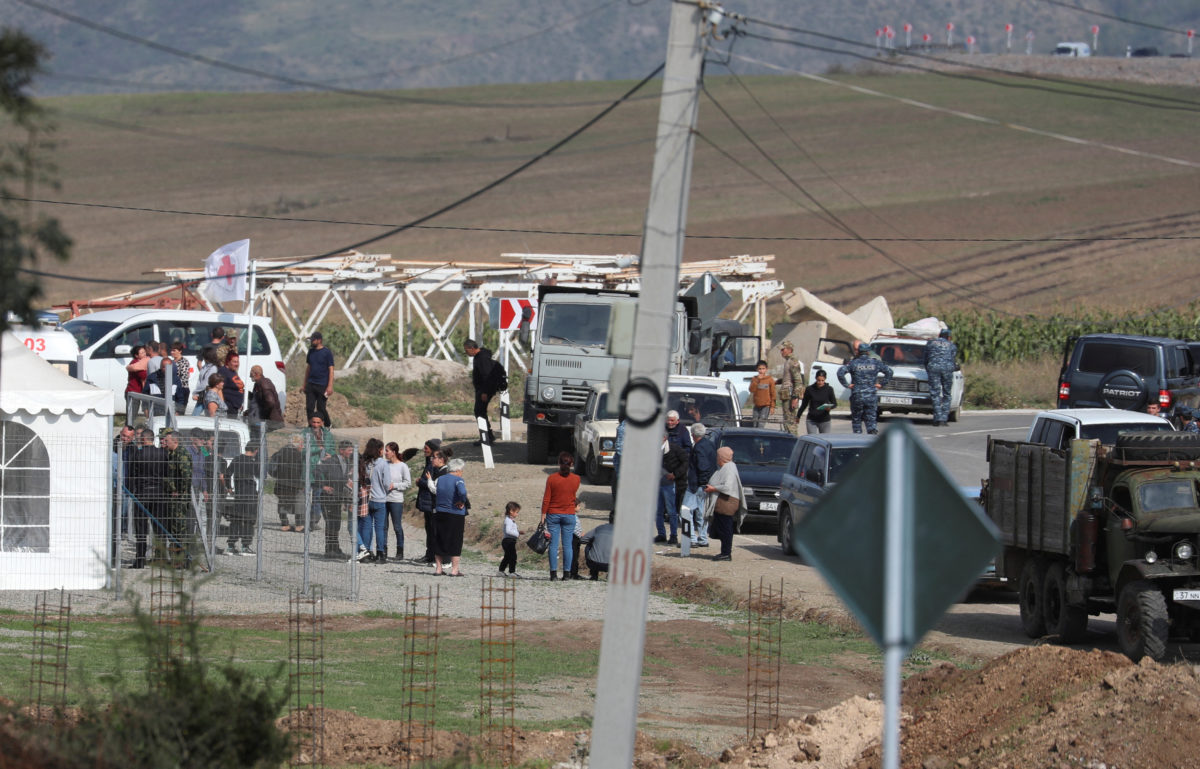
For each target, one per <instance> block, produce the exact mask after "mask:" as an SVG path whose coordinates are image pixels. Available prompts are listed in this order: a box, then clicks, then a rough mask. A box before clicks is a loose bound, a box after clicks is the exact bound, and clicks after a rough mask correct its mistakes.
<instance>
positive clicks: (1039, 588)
mask: <svg viewBox="0 0 1200 769" xmlns="http://www.w3.org/2000/svg"><path fill="white" fill-rule="evenodd" d="M1045 585H1046V568H1045V566H1043V565H1042V562H1041V561H1039V560H1037V559H1036V558H1030V559H1029V560H1027V561H1025V566H1024V567H1023V568H1022V569H1021V582H1020V584H1019V586H1018V590H1019V600H1018V603H1019V604H1020V607H1021V627H1022V628H1024V630H1025V635H1027V636H1029V637H1030V638H1041V637H1042V636H1044V635H1045V634H1046V616H1045V611H1043V609H1042V606H1043V603H1044V599H1045V593H1044V592H1043V590H1044V588H1045Z"/></svg>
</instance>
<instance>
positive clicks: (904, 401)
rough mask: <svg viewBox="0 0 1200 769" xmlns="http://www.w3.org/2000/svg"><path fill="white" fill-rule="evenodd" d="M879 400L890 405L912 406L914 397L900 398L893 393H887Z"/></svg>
mask: <svg viewBox="0 0 1200 769" xmlns="http://www.w3.org/2000/svg"><path fill="white" fill-rule="evenodd" d="M879 402H880V403H885V404H887V405H889V406H911V405H912V398H898V397H895V396H892V395H885V396H882V397H880V399H879Z"/></svg>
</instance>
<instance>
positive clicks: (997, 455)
mask: <svg viewBox="0 0 1200 769" xmlns="http://www.w3.org/2000/svg"><path fill="white" fill-rule="evenodd" d="M987 460H988V468H989V470H988V478H987V479H986V481H985V483H984V489H983V495H982V496H983V502H984V507H985V508H986V510H987V514H988V516H989V517H990V518H991V519H992V521H993V522H995V524H996V526H997V527H998V528H999V529H1000V532H1001V538H1000V539H1001V544H1002V545H1003V547H1004V551H1003V553H1002V555H1001V556H1000V557H999V558H998V559H997V562H996V571H997V576H999V577H1003V578H1006V579H1007V580H1008V583H1009V584H1010V585H1013V586H1014V587H1016V589H1017V591H1018V594H1019V596H1020V599H1019V602H1020V609H1021V624H1022V625H1023V626H1024V630H1025V633H1026V634H1027V635H1029V636H1030V637H1031V638H1039V637H1042V636H1049V637H1050V638H1051V639H1052V640H1056V641H1057V642H1059V643H1072V642H1076V641H1079V640H1080V639H1081V638H1082V636H1083V634H1084V632H1085V630H1086V628H1087V622H1088V617H1089V616H1097V615H1099V614H1102V613H1115V614H1116V615H1117V636H1118V641H1119V643H1120V648H1121V651H1122V652H1124V653H1125V654H1126V655H1127V656H1129V657H1130V658H1131V659H1133V660H1135V661H1136V660H1140V659H1141V658H1142V657H1144V656H1149V657H1151V658H1153V659H1156V660H1157V659H1162V657H1163V656H1164V654H1165V653H1166V647H1167V643H1168V640H1169V639H1171V638H1187V639H1190V640H1193V641H1195V640H1200V564H1198V563H1197V549H1198V544H1200V542H1198V538H1200V495H1198V492H1200V436H1198V435H1195V434H1191V433H1175V432H1171V433H1161V432H1159V433H1125V434H1122V435H1120V436H1118V437H1117V439H1116V442H1115V443H1114V444H1113V445H1111V446H1108V445H1102V444H1101V443H1100V442H1099V441H1095V440H1075V441H1072V442H1071V444H1070V447H1069V448H1068V449H1066V450H1061V449H1057V448H1050V447H1048V446H1043V445H1039V444H1034V443H1024V442H1015V441H1003V440H995V439H991V438H989V439H988V448H987Z"/></svg>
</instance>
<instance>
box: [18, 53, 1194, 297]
mask: <svg viewBox="0 0 1200 769" xmlns="http://www.w3.org/2000/svg"><path fill="white" fill-rule="evenodd" d="M1185 64H1190V62H1188V63H1185ZM722 72H723V70H722V69H721V68H720V67H716V66H714V67H712V68H711V74H710V76H709V77H708V78H707V83H706V87H707V95H706V96H705V97H703V98H702V102H701V107H700V118H699V126H698V130H699V133H700V140H699V141H698V142H697V146H696V154H695V163H694V173H693V183H692V197H691V208H690V212H689V229H688V232H689V235H690V239H689V241H688V244H687V249H686V254H685V258H687V259H700V258H712V257H718V256H727V255H731V254H739V253H755V254H758V253H773V254H775V255H776V256H777V258H776V261H775V267H776V270H777V273H778V277H779V278H781V279H782V280H783V281H784V282H785V284H786V285H787V286H789V287H791V286H796V285H802V286H804V287H806V288H809V289H810V290H813V291H815V292H816V293H818V294H819V295H821V296H822V297H823V298H825V299H827V300H829V301H832V302H833V303H834V304H835V305H839V306H844V307H847V308H852V307H854V306H857V304H859V303H861V302H862V301H865V300H867V299H869V298H870V297H872V296H874V295H876V294H883V295H884V296H886V297H887V299H888V301H889V302H890V303H891V304H892V306H893V307H894V308H899V309H903V308H906V307H911V306H913V305H914V304H915V303H916V302H917V301H918V300H919V301H920V302H921V303H922V307H923V308H924V309H925V310H927V311H931V312H937V311H939V310H940V309H942V308H947V307H958V308H979V309H983V308H994V309H996V310H999V311H1001V312H1005V313H1018V314H1024V313H1034V314H1042V313H1049V312H1051V311H1055V310H1057V311H1068V310H1070V308H1072V307H1081V308H1086V307H1097V308H1106V309H1112V310H1127V309H1130V308H1140V307H1151V306H1159V305H1163V304H1172V303H1177V302H1181V301H1184V300H1186V299H1188V298H1191V296H1192V295H1193V294H1194V292H1192V291H1191V289H1190V288H1188V286H1187V283H1186V281H1178V280H1171V279H1169V276H1172V275H1175V274H1180V275H1182V274H1186V273H1187V271H1188V270H1189V269H1190V258H1191V254H1192V251H1193V248H1192V243H1193V241H1192V240H1191V238H1194V237H1195V236H1196V227H1197V224H1198V223H1200V210H1198V209H1197V206H1196V203H1195V193H1196V190H1197V189H1200V171H1198V170H1197V169H1196V168H1194V167H1190V166H1187V165H1178V164H1172V163H1168V162H1165V161H1162V160H1154V159H1149V158H1146V157H1138V156H1134V155H1129V154H1124V153H1121V152H1116V151H1114V150H1112V149H1106V148H1104V147H1101V146H1098V145H1097V144H1078V143H1071V142H1067V141H1061V140H1057V139H1052V138H1048V137H1046V136H1040V135H1034V134H1031V133H1028V132H1025V131H1018V130H1013V129H1012V128H1009V127H1004V126H998V125H989V124H984V123H980V122H977V121H972V120H966V119H964V118H963V117H960V116H956V115H951V114H948V113H946V112H937V111H931V110H928V109H920V108H917V107H914V106H911V105H910V104H906V103H902V102H899V101H896V100H894V99H886V98H881V97H878V96H871V95H866V94H862V93H857V92H852V91H850V90H848V89H847V88H845V87H840V86H834V85H827V84H823V83H817V82H812V81H808V80H804V79H800V78H794V77H775V78H746V79H742V80H740V81H739V80H736V79H734V78H730V77H721V74H722ZM993 79H997V80H1004V82H1007V83H1009V84H1010V85H1012V84H1026V83H1027V82H1028V81H1022V80H1018V79H1015V78H1007V79H1005V78H1001V77H999V76H994V77H993ZM837 81H838V82H839V83H840V84H842V86H848V85H853V86H861V87H864V88H868V89H872V90H875V91H879V92H882V93H886V94H890V95H893V96H896V97H904V98H906V99H912V100H916V101H920V102H923V103H927V104H931V105H936V106H938V107H941V108H945V109H954V110H961V111H963V112H966V113H971V114H974V115H980V116H984V117H987V118H990V119H993V120H997V121H1002V122H1010V123H1014V124H1020V125H1024V126H1030V127H1034V128H1037V129H1039V130H1042V131H1049V132H1056V133H1059V134H1063V135H1066V136H1071V137H1079V138H1083V139H1087V140H1090V141H1092V142H1096V143H1101V144H1110V145H1119V146H1120V147H1122V148H1127V149H1132V150H1137V151H1142V152H1147V153H1155V154H1158V155H1162V156H1168V157H1173V158H1179V159H1183V160H1187V161H1193V162H1194V161H1196V160H1198V158H1195V157H1194V156H1195V119H1194V109H1196V107H1188V108H1181V109H1159V108H1153V107H1150V106H1146V105H1147V104H1152V103H1156V104H1160V105H1161V104H1165V103H1166V102H1162V101H1156V98H1155V97H1158V96H1167V97H1170V98H1173V99H1176V100H1179V101H1177V102H1172V104H1174V105H1175V106H1176V107H1180V106H1183V105H1181V104H1180V102H1187V103H1189V104H1198V103H1200V89H1194V88H1193V89H1183V88H1170V89H1168V88H1162V87H1152V86H1143V85H1133V84H1107V85H1108V86H1109V87H1111V88H1114V89H1119V90H1120V91H1122V92H1123V93H1129V94H1132V96H1120V97H1119V98H1122V99H1129V100H1133V101H1136V102H1138V103H1137V104H1130V103H1128V102H1127V101H1119V100H1117V98H1118V97H1117V96H1114V95H1112V94H1110V95H1109V98H1103V99H1095V98H1082V97H1080V96H1078V95H1072V92H1075V91H1078V90H1079V89H1077V88H1074V87H1072V86H1064V87H1060V86H1053V87H1052V88H1053V90H1056V91H1058V92H1057V93H1046V92H1044V91H1039V90H1032V89H1029V88H1012V87H1007V88H1006V87H1000V86H997V85H993V84H987V83H980V82H973V81H969V80H962V79H948V78H944V77H938V76H934V75H891V76H866V75H843V76H839V77H838V78H837ZM628 85H629V84H628V83H558V84H548V85H533V86H495V87H480V88H463V89H453V90H444V91H421V92H407V93H398V94H396V95H398V96H402V97H412V96H420V97H422V98H431V99H439V100H452V101H453V102H454V104H453V105H448V104H427V103H426V104H414V103H403V102H401V103H396V102H386V101H380V100H370V99H362V98H354V97H350V96H342V95H330V94H235V95H231V94H169V95H156V96H105V97H99V96H88V97H64V98H55V99H50V100H48V101H47V104H48V106H50V107H51V108H52V109H53V110H54V111H55V113H56V115H57V122H58V125H59V130H58V133H57V137H56V138H57V141H58V143H59V148H58V150H57V152H56V153H55V155H54V160H55V162H56V163H57V165H58V174H59V176H60V178H61V180H62V189H61V190H59V191H53V190H49V189H42V190H39V191H38V196H39V197H45V198H51V199H56V200H65V201H73V202H77V203H93V204H100V205H106V206H128V207H134V208H148V209H158V210H162V211H185V212H201V213H208V214H213V216H194V215H187V214H181V213H153V212H146V211H132V210H121V209H114V208H96V207H79V206H63V205H46V206H45V207H44V209H43V210H45V211H46V212H47V213H52V214H54V215H56V216H59V217H60V218H61V219H62V220H63V221H64V223H65V225H66V228H67V231H68V232H69V233H70V234H71V235H72V237H74V238H75V241H76V247H75V250H74V258H73V260H72V263H71V265H70V266H69V267H68V268H67V270H68V271H69V272H71V273H73V274H77V275H85V276H103V277H117V278H120V277H128V278H130V279H138V278H143V277H145V276H144V275H143V272H144V271H145V270H149V269H151V268H153V267H162V266H196V265H199V264H200V262H201V260H202V259H203V258H204V257H205V256H207V254H208V253H209V252H210V251H211V250H212V249H213V248H215V247H217V246H219V245H221V244H223V243H226V242H229V241H231V240H235V239H238V238H243V237H249V238H250V239H251V240H252V251H251V253H252V256H256V257H262V258H267V257H288V256H294V255H302V254H312V253H320V252H324V251H329V250H334V249H337V248H339V247H342V246H345V245H348V244H351V243H355V242H357V241H359V240H362V239H365V238H368V237H371V236H373V235H375V234H378V233H379V232H381V231H383V230H384V228H385V227H387V226H393V225H397V224H402V223H404V222H406V221H409V220H411V219H413V218H416V217H418V216H422V215H425V214H427V213H429V212H431V211H434V210H436V209H438V208H440V207H442V206H444V205H446V204H448V203H450V202H452V201H454V200H456V199H458V198H460V197H463V196H464V195H466V194H468V193H470V192H472V191H474V190H475V189H477V188H479V187H482V186H483V185H485V184H487V183H488V182H489V181H491V180H493V179H495V178H496V177H498V176H500V175H502V174H503V173H505V172H507V171H509V170H510V169H512V168H514V167H515V166H516V165H518V164H519V163H520V162H522V161H523V160H524V159H526V158H528V157H531V156H532V155H534V154H536V153H538V152H540V151H542V150H544V149H545V148H547V147H548V146H549V145H550V144H551V143H553V142H554V141H555V140H556V139H558V138H560V137H562V136H564V135H565V134H567V133H568V132H569V131H571V130H572V129H574V128H575V127H576V126H578V125H580V124H582V123H583V122H584V121H585V120H587V119H588V118H589V117H591V116H592V115H593V114H595V113H596V112H597V111H598V110H599V109H600V106H601V105H602V104H603V103H606V102H607V101H608V100H610V99H613V98H615V97H616V95H618V94H619V93H621V92H622V91H624V90H625V89H626V88H627V87H628ZM659 88H660V86H659V84H658V83H657V82H655V83H654V84H652V85H651V86H650V87H648V88H647V89H646V90H645V91H644V94H645V95H647V96H650V97H656V96H657V93H658V90H659ZM1093 93H1095V92H1094V91H1093ZM718 105H719V107H718ZM760 105H761V106H760ZM720 108H723V109H724V110H725V111H727V112H728V113H729V114H730V115H731V116H732V117H733V119H734V120H735V121H736V122H737V125H738V126H740V128H741V129H742V130H744V131H745V133H746V134H747V135H748V136H749V137H750V138H751V139H753V141H754V144H752V143H751V142H750V141H748V140H747V138H746V137H745V136H743V135H742V133H741V132H740V131H739V128H738V127H735V126H734V125H733V124H732V123H731V122H730V121H729V120H727V119H726V118H725V117H724V116H723V115H722V113H721V111H720ZM656 110H657V101H656V98H647V99H644V100H641V101H635V102H631V103H629V104H626V105H623V106H622V107H620V108H619V109H618V110H616V111H615V112H614V113H613V114H611V115H609V116H608V117H607V118H605V119H604V120H603V121H601V122H600V123H599V124H597V125H596V126H594V127H593V128H592V129H591V130H589V131H588V132H586V133H585V134H583V135H582V136H581V137H580V138H579V139H578V140H576V141H574V142H572V143H571V144H569V145H568V146H566V147H565V148H564V149H563V150H562V151H560V152H559V153H557V154H555V155H554V156H551V157H549V158H547V159H545V160H543V161H542V162H540V163H539V164H537V165H535V166H534V167H533V168H532V169H530V170H529V171H528V172H526V173H524V174H522V175H521V176H519V177H517V178H515V179H513V180H512V181H511V182H509V183H507V184H505V185H503V186H501V187H499V188H497V189H495V190H493V191H491V192H489V193H487V194H485V195H483V196H482V197H480V198H478V199H476V200H473V201H471V202H470V203H468V204H466V205H464V206H462V207H460V208H457V209H455V210H453V211H451V212H449V213H446V214H444V215H443V216H441V217H439V218H438V219H437V220H435V221H433V222H431V223H430V224H429V226H427V227H425V228H421V229H417V230H411V231H408V232H405V233H402V234H400V235H397V236H394V237H391V238H388V239H386V240H384V241H381V242H379V243H376V244H373V245H371V246H369V247H366V248H365V249H364V250H367V251H370V252H376V253H390V254H392V255H394V256H395V257H397V258H404V259H439V260H451V259H454V260H476V261H480V260H493V259H495V258H496V257H497V256H498V255H499V254H500V253H503V252H513V251H515V252H553V253H621V252H634V253H635V252H637V251H638V249H639V241H640V238H639V235H638V234H639V232H640V229H641V225H642V219H643V216H644V209H645V205H646V200H647V187H648V183H649V172H648V169H649V165H650V160H651V157H652V152H653V131H654V120H655V116H656ZM755 145H757V147H756V146H755ZM760 149H761V151H762V153H765V154H766V155H768V156H769V157H770V158H771V160H772V161H774V162H775V163H777V164H778V168H776V167H775V166H773V165H772V164H771V162H768V160H767V159H766V158H764V156H763V154H760ZM780 170H782V171H785V172H786V173H787V176H786V177H785V176H784V175H783V174H782V173H781V172H780ZM810 196H811V198H812V199H815V200H817V201H819V202H820V203H821V205H822V206H823V207H824V208H826V209H827V210H829V211H830V212H833V213H835V214H836V215H837V216H838V217H839V218H840V219H841V220H842V221H843V222H845V223H847V224H848V225H849V226H850V227H852V228H853V229H854V230H855V231H857V232H858V233H860V234H862V235H864V236H865V237H868V238H873V239H880V240H879V242H878V245H879V247H880V249H881V250H882V251H883V252H884V253H882V254H881V253H878V252H876V251H873V250H871V249H870V248H868V247H867V246H866V245H864V244H862V243H860V242H857V241H856V240H854V239H851V238H850V237H849V236H848V235H846V234H845V233H844V232H842V231H841V230H839V229H838V228H837V227H835V226H834V225H832V224H831V223H829V222H828V221H825V219H826V218H827V217H826V215H825V214H824V213H820V212H817V213H814V212H813V211H814V210H815V209H814V206H813V204H812V202H811V201H810ZM218 215H237V216H248V217H268V218H246V219H237V218H229V217H228V216H218ZM270 217H279V218H280V219H279V220H276V219H272V218H270ZM297 218H303V219H315V220H322V221H319V222H304V221H295V219H297ZM345 222H351V223H345ZM443 227H445V228H465V229H442V228H443ZM473 228H475V229H473ZM488 228H500V229H504V230H508V231H504V232H497V231H494V230H493V229H488ZM546 231H552V232H566V231H569V232H573V233H588V234H577V235H567V234H545V233H546ZM1147 238H1148V239H1147ZM48 289H49V293H50V296H51V297H52V298H53V299H55V300H60V301H61V300H65V299H68V298H76V297H90V296H98V295H104V294H108V293H111V292H112V291H113V290H114V289H113V288H112V287H109V286H89V285H86V284H78V283H71V284H68V283H66V282H63V281H51V282H50V283H49V285H48ZM776 312H777V313H778V312H779V309H778V308H776Z"/></svg>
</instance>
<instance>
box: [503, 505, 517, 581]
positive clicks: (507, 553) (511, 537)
mask: <svg viewBox="0 0 1200 769" xmlns="http://www.w3.org/2000/svg"><path fill="white" fill-rule="evenodd" d="M520 512H521V506H520V505H518V504H517V503H516V502H509V503H508V504H507V505H505V506H504V538H503V539H501V540H500V547H502V548H504V557H503V558H501V559H500V574H504V567H505V566H507V567H508V573H509V574H510V575H512V576H514V577H515V576H517V537H519V536H521V530H520V529H518V528H517V514H518V513H520Z"/></svg>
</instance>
